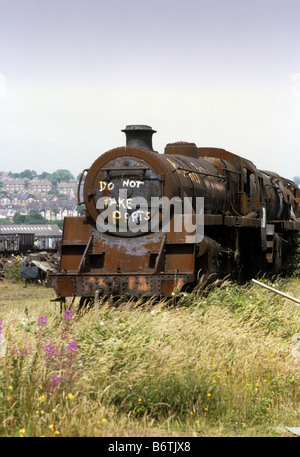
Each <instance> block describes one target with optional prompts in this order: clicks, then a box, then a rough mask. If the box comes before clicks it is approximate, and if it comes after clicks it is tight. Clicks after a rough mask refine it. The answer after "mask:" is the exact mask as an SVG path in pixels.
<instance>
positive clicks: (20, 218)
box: [14, 209, 48, 225]
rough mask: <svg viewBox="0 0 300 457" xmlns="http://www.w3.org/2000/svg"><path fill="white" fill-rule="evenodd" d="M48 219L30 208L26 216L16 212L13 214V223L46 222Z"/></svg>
mask: <svg viewBox="0 0 300 457" xmlns="http://www.w3.org/2000/svg"><path fill="white" fill-rule="evenodd" d="M47 223H48V221H47V220H46V219H45V218H44V217H43V216H42V215H41V214H40V213H39V212H38V211H37V210H36V209H32V210H31V211H30V213H29V214H28V216H26V215H25V214H21V213H19V212H17V213H16V214H15V215H14V224H18V225H20V224H47Z"/></svg>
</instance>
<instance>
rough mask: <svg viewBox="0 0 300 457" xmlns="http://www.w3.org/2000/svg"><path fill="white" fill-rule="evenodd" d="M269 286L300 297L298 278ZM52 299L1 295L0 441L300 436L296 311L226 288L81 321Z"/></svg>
mask: <svg viewBox="0 0 300 457" xmlns="http://www.w3.org/2000/svg"><path fill="white" fill-rule="evenodd" d="M263 281H265V282H268V281H267V280H263ZM268 283H269V282H268ZM269 284H270V283H269ZM272 285H273V287H277V288H278V289H279V290H281V291H283V292H285V293H288V294H290V295H292V296H294V297H296V298H299V297H300V281H299V279H298V278H292V279H277V280H276V282H275V283H273V284H272ZM53 298H54V292H53V291H52V289H49V288H44V287H41V286H38V285H29V286H28V287H27V288H23V284H22V283H20V282H18V281H17V282H11V281H9V280H7V279H6V280H4V281H1V283H0V333H1V344H0V355H1V357H0V436H2V437H6V436H10V437H12V436H13V437H15V436H31V437H38V436H53V437H59V436H68V437H72V436H81V437H83V436H89V437H93V436H114V437H121V436H125V437H126V436H290V433H289V432H288V431H287V430H286V429H285V427H286V426H289V427H292V426H299V425H300V388H299V379H300V348H298V346H300V343H299V341H298V339H297V337H298V335H297V334H299V332H300V307H299V305H297V303H295V302H292V301H290V300H288V299H285V298H283V297H280V296H278V295H276V294H274V293H272V292H270V291H268V290H265V289H262V288H260V287H259V286H257V285H254V284H248V285H246V286H238V285H236V284H234V283H231V282H228V281H223V282H217V283H215V284H214V285H213V286H212V287H211V289H210V290H209V291H207V292H206V293H203V292H201V291H198V292H197V291H196V292H194V293H192V294H188V293H182V294H179V295H178V296H177V297H174V301H173V302H171V303H170V302H169V303H167V302H164V301H161V302H158V303H155V302H153V301H148V302H146V303H141V302H139V303H134V302H133V301H123V302H122V303H118V304H117V305H113V304H111V303H109V302H108V301H106V302H103V303H102V304H101V306H100V307H99V309H98V310H95V309H91V310H89V311H88V312H85V313H79V311H78V309H77V305H76V303H75V305H74V308H73V309H72V310H68V309H67V310H66V311H63V312H62V313H60V309H59V305H58V304H57V303H55V302H51V299H53ZM175 298H176V300H175ZM175 302H176V303H175Z"/></svg>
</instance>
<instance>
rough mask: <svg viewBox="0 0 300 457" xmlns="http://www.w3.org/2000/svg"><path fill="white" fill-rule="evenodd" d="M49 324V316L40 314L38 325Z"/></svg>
mask: <svg viewBox="0 0 300 457" xmlns="http://www.w3.org/2000/svg"><path fill="white" fill-rule="evenodd" d="M46 325H47V316H39V317H38V327H43V326H44V327H46Z"/></svg>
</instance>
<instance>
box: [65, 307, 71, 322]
mask: <svg viewBox="0 0 300 457" xmlns="http://www.w3.org/2000/svg"><path fill="white" fill-rule="evenodd" d="M73 319H74V311H73V310H72V309H66V310H65V312H64V317H63V320H64V321H65V322H71V321H73Z"/></svg>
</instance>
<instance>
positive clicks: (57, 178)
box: [49, 169, 74, 184]
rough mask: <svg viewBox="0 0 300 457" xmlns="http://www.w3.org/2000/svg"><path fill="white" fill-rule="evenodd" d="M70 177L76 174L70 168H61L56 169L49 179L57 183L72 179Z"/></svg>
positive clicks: (72, 177)
mask: <svg viewBox="0 0 300 457" xmlns="http://www.w3.org/2000/svg"><path fill="white" fill-rule="evenodd" d="M70 179H74V176H73V175H72V173H71V172H70V171H69V170H66V169H60V170H56V171H54V172H53V173H51V175H50V176H49V180H50V181H51V182H52V184H57V183H58V182H64V181H70Z"/></svg>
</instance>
